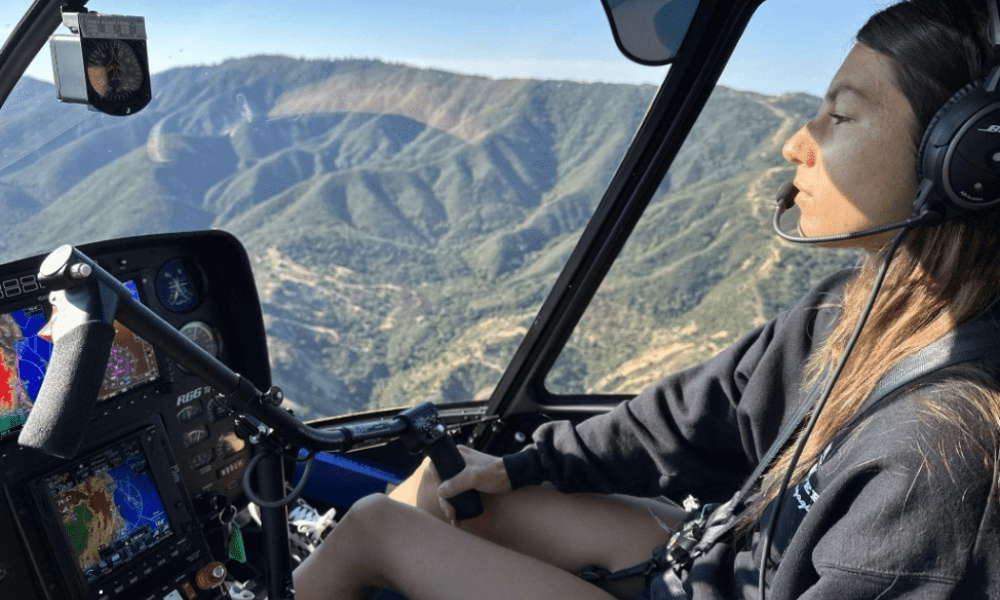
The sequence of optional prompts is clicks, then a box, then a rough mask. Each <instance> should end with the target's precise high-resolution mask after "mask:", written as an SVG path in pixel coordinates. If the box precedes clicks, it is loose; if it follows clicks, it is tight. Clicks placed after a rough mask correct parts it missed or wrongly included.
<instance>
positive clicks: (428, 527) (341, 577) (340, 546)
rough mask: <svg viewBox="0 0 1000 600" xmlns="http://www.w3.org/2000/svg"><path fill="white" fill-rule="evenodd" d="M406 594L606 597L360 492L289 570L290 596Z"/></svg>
mask: <svg viewBox="0 0 1000 600" xmlns="http://www.w3.org/2000/svg"><path fill="white" fill-rule="evenodd" d="M379 588H388V589H393V590H396V591H399V592H400V593H402V594H404V595H406V596H407V597H408V598H410V600H450V599H454V600H480V599H482V600H487V599H495V598H518V599H525V600H530V599H533V598H537V599H539V600H542V599H545V600H549V599H551V598H579V599H580V600H611V599H612V596H611V595H609V594H608V593H607V592H604V591H603V590H601V589H600V588H598V587H596V586H593V585H590V584H589V583H587V582H585V581H583V580H581V579H579V578H577V577H575V576H573V575H572V574H570V573H567V572H566V571H563V570H561V569H559V568H557V567H553V566H552V565H549V564H547V563H545V562H543V561H540V560H538V559H535V558H532V557H529V556H526V555H524V554H519V553H517V552H514V551H512V550H508V549H506V548H503V547H501V546H498V545H496V544H493V543H491V542H488V541H486V540H484V539H482V538H479V537H476V536H475V535H472V534H470V533H468V532H466V531H462V530H461V529H458V528H456V527H451V526H450V525H449V524H447V523H444V522H442V521H441V520H439V519H435V518H434V517H432V516H430V515H428V514H427V513H426V512H423V511H421V510H419V509H416V508H413V507H411V506H407V505H405V504H401V503H399V502H395V501H393V500H390V499H388V498H387V497H386V496H383V495H381V494H377V495H373V496H369V497H367V498H363V499H362V500H360V501H359V502H358V503H356V504H355V506H354V507H353V508H351V510H350V511H349V512H348V513H347V514H346V515H345V516H344V519H343V520H342V521H341V522H340V523H339V524H338V525H337V527H336V528H335V529H334V531H333V533H331V534H330V536H329V537H328V538H327V539H326V540H325V541H324V542H323V544H322V545H321V546H320V548H319V549H318V550H317V551H316V552H314V553H313V554H311V555H310V556H309V558H307V559H306V561H305V562H304V563H303V564H302V565H300V566H299V568H298V569H296V571H295V590H296V598H301V599H302V600H348V599H357V598H366V597H369V596H370V595H371V594H372V593H373V592H374V591H375V590H376V589H379Z"/></svg>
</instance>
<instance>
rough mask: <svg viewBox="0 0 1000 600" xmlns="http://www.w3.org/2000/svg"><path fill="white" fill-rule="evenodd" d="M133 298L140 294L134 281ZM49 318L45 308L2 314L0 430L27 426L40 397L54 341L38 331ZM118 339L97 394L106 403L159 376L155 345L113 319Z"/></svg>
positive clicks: (131, 283) (127, 284)
mask: <svg viewBox="0 0 1000 600" xmlns="http://www.w3.org/2000/svg"><path fill="white" fill-rule="evenodd" d="M125 286H126V287H128V288H129V289H130V290H131V291H132V297H134V298H135V299H137V300H138V299H139V292H138V290H137V289H136V287H135V283H134V282H132V281H126V282H125ZM46 320H47V317H46V310H45V308H44V307H43V306H42V305H37V306H28V307H25V308H19V309H16V310H12V311H10V312H7V313H0V432H3V431H7V430H8V429H10V428H12V427H16V426H18V425H21V424H22V423H24V421H25V419H27V417H28V413H29V412H30V411H31V407H32V406H33V405H34V403H35V400H36V399H37V398H38V390H39V389H41V387H42V380H43V379H44V377H45V370H46V368H47V367H48V364H49V360H50V359H51V357H52V342H51V341H50V340H49V338H48V337H47V336H44V335H42V336H40V335H39V332H40V331H41V329H42V326H44V325H45V322H46ZM114 327H115V338H114V342H113V343H112V346H111V354H110V356H109V357H108V367H107V370H106V371H105V373H104V382H103V383H102V384H101V391H100V393H99V394H98V396H97V399H98V400H108V399H110V398H113V397H115V396H117V395H119V394H121V393H123V392H125V391H127V390H130V389H132V388H134V387H136V386H138V385H141V384H143V383H146V382H149V381H154V380H156V379H157V378H158V377H159V376H160V370H159V367H158V366H157V364H156V356H155V355H154V353H153V347H152V346H150V345H149V343H148V342H146V341H145V340H143V339H142V338H140V337H139V336H137V335H136V334H134V333H132V332H131V331H130V330H129V329H128V328H127V327H125V326H124V325H122V324H121V323H119V322H117V321H115V323H114Z"/></svg>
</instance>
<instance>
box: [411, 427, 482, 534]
mask: <svg viewBox="0 0 1000 600" xmlns="http://www.w3.org/2000/svg"><path fill="white" fill-rule="evenodd" d="M424 454H426V455H427V456H429V457H430V458H431V462H432V463H434V468H435V469H437V472H438V475H440V476H441V481H447V480H448V479H451V478H452V477H454V476H455V475H458V474H459V473H460V472H461V471H462V469H464V468H465V459H464V458H462V453H461V452H459V451H458V446H456V445H455V440H454V439H452V437H451V436H450V435H448V434H447V433H446V434H444V435H442V436H441V437H440V438H439V439H438V440H437V441H435V442H434V443H432V444H431V445H430V446H428V447H427V448H426V449H425V450H424ZM448 502H450V503H451V505H452V506H453V507H455V518H456V519H458V520H459V521H464V520H466V519H473V518H475V517H478V516H479V515H481V514H483V502H482V499H481V498H480V497H479V492H477V491H476V490H466V491H464V492H462V493H461V494H458V495H457V496H452V497H451V498H448Z"/></svg>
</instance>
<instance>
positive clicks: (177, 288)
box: [154, 258, 201, 313]
mask: <svg viewBox="0 0 1000 600" xmlns="http://www.w3.org/2000/svg"><path fill="white" fill-rule="evenodd" d="M154 287H155V288H156V297H157V298H158V299H159V300H160V304H162V305H163V306H165V307H167V309H169V310H171V311H173V312H175V313H185V312H189V311H191V310H194V308H195V307H196V306H198V303H199V302H200V301H201V297H200V295H199V293H198V286H197V285H195V282H194V280H193V279H192V278H191V275H190V274H189V269H188V266H187V265H185V264H184V261H182V260H181V259H179V258H175V259H173V260H171V261H168V262H167V263H166V264H164V265H163V266H162V267H160V271H159V272H158V273H157V274H156V282H155V286H154Z"/></svg>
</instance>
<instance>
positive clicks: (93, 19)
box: [49, 12, 153, 116]
mask: <svg viewBox="0 0 1000 600" xmlns="http://www.w3.org/2000/svg"><path fill="white" fill-rule="evenodd" d="M63 24H64V25H65V26H66V27H68V28H69V30H70V32H72V33H73V35H54V36H52V38H51V39H50V40H49V45H50V47H51V49H52V70H53V76H54V78H55V83H56V90H57V92H58V95H59V99H60V100H62V101H63V102H74V103H79V104H86V105H88V106H89V107H90V108H91V109H92V110H98V111H101V112H104V113H107V114H110V115H117V116H124V115H131V114H134V113H136V112H138V111H139V110H141V109H142V108H143V107H145V106H146V104H148V103H149V101H150V100H151V99H152V97H153V96H152V93H151V91H150V87H149V60H148V57H147V55H146V24H145V20H144V19H143V18H142V17H126V16H122V15H99V14H97V13H89V12H64V13H63Z"/></svg>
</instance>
